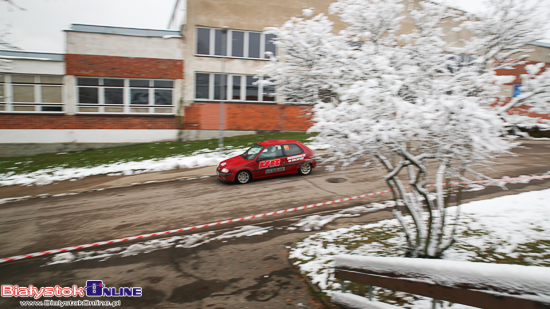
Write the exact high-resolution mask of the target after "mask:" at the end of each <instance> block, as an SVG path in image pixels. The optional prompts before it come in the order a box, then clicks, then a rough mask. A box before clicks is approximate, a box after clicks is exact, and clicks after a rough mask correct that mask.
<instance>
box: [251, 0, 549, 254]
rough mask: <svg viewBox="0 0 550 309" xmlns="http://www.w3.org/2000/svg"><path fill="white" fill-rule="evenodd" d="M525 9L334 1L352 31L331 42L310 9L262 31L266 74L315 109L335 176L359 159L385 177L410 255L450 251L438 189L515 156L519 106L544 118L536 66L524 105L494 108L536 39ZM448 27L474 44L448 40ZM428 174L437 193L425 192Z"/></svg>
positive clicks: (543, 91) (542, 83) (331, 34)
mask: <svg viewBox="0 0 550 309" xmlns="http://www.w3.org/2000/svg"><path fill="white" fill-rule="evenodd" d="M523 2H524V1H519V0H504V1H497V0H493V1H491V2H490V4H492V8H491V9H492V10H493V11H492V12H491V14H492V15H488V16H487V17H484V18H474V17H472V16H467V15H464V13H463V12H460V11H456V10H453V9H449V8H447V7H445V6H442V5H438V4H435V3H433V2H431V1H403V0H339V1H338V2H336V3H334V4H332V5H331V7H330V13H331V14H333V15H338V16H339V17H340V19H341V20H342V22H344V23H345V24H346V25H347V27H346V28H345V29H344V30H342V31H340V32H339V33H337V34H336V31H335V30H334V29H333V23H332V22H331V21H330V20H329V18H328V17H327V16H325V15H323V14H319V15H316V16H312V14H311V13H312V10H311V9H307V10H304V14H303V16H302V17H296V18H292V19H291V20H289V21H288V22H286V23H285V24H284V25H283V26H281V27H278V28H269V29H268V31H269V32H271V33H273V34H275V35H276V36H277V39H276V44H277V46H278V47H279V50H280V53H279V56H277V57H272V58H271V62H270V64H268V65H267V66H266V67H265V68H264V69H263V72H262V74H265V75H268V76H270V77H271V81H272V82H273V83H274V84H275V85H277V94H278V95H281V96H283V97H284V98H285V99H286V100H287V101H288V102H299V103H308V104H311V105H313V108H312V115H313V122H314V124H313V126H312V127H311V129H310V130H309V131H310V132H316V133H318V135H317V136H316V137H315V138H314V139H315V140H316V141H319V142H322V143H325V144H329V145H330V146H331V151H330V152H329V155H328V157H327V158H326V162H330V164H331V166H333V167H334V165H337V164H342V165H344V166H346V165H348V164H351V163H352V162H354V161H357V160H358V159H361V160H366V163H367V164H370V163H373V162H374V163H376V164H379V166H381V167H383V168H385V169H386V171H387V175H386V176H385V178H384V179H385V181H386V182H387V184H388V185H389V186H390V188H392V189H393V194H394V199H395V200H396V202H397V206H396V207H395V208H394V210H393V213H394V215H395V217H396V218H397V219H398V220H399V221H400V222H401V225H402V227H403V230H404V233H405V237H406V239H407V244H408V255H409V256H414V257H440V256H441V255H442V253H443V252H444V251H445V249H447V248H448V247H449V246H451V245H452V243H453V242H454V236H453V234H454V232H453V229H452V228H451V225H449V224H448V222H449V221H451V220H450V219H449V218H448V217H447V215H446V211H445V208H446V206H447V205H448V203H449V201H450V198H451V195H452V190H453V187H451V186H446V185H445V183H446V182H447V183H448V182H450V181H451V180H460V181H467V180H468V179H467V177H466V176H467V175H475V177H481V176H483V175H482V174H481V173H479V172H477V171H476V168H477V167H479V166H482V165H483V166H484V165H487V164H489V163H490V162H492V161H494V158H495V157H496V156H497V155H499V154H502V153H507V152H508V151H509V150H510V149H511V148H512V147H514V146H515V144H514V142H513V141H512V140H511V139H510V138H509V137H508V136H507V133H506V132H507V119H508V118H507V114H506V112H507V111H508V110H509V109H510V108H512V107H517V106H518V105H522V104H523V105H525V104H529V105H530V106H533V107H535V108H537V109H538V110H540V111H543V110H545V111H548V92H549V91H550V87H549V85H548V80H549V79H548V76H547V74H548V73H544V74H543V75H540V74H539V75H537V72H538V69H540V67H539V66H532V67H529V68H528V69H527V71H528V72H529V74H528V75H529V76H525V78H526V79H524V86H523V87H524V88H525V89H524V90H525V92H524V93H523V94H522V95H521V96H519V97H518V98H516V99H514V100H512V101H511V102H509V103H508V104H507V105H505V106H499V105H498V104H497V102H498V101H497V100H498V93H499V92H500V91H501V87H500V86H501V85H502V84H503V83H507V82H510V81H511V80H512V79H511V78H510V77H506V76H497V75H496V73H495V71H496V70H497V69H506V68H510V67H511V66H514V65H518V64H521V61H522V60H523V58H522V57H521V54H522V53H524V52H526V51H527V49H528V46H527V44H528V43H531V42H533V41H534V40H536V39H537V38H538V35H539V34H540V33H539V32H537V31H536V30H535V29H537V27H536V22H537V21H538V17H537V18H533V19H532V20H530V16H531V17H533V16H534V15H536V13H534V12H532V11H530V10H526V9H523V7H522V6H521V4H522V3H523ZM511 9H515V10H516V12H515V13H514V12H509V10H511ZM529 9H533V7H531V6H529ZM404 22H407V23H412V25H413V30H411V31H405V30H404V29H402V25H403V23H404ZM446 24H448V26H449V27H447V28H452V29H453V31H456V32H460V33H463V34H465V35H463V37H470V38H469V39H465V40H464V41H458V42H447V41H446V33H445V32H444V30H443V28H442V27H443V26H444V25H446ZM547 72H548V71H547ZM434 170H435V183H436V185H435V194H433V193H430V191H429V190H428V188H427V186H426V185H427V183H428V179H429V172H432V171H434ZM430 181H433V180H432V179H430ZM404 215H411V217H412V221H413V224H408V223H407V220H405V219H404V218H403V216H404Z"/></svg>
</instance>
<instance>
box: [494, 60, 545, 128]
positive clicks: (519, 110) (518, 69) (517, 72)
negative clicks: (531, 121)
mask: <svg viewBox="0 0 550 309" xmlns="http://www.w3.org/2000/svg"><path fill="white" fill-rule="evenodd" d="M536 63H537V62H533V61H526V62H525V64H522V65H516V66H514V68H513V69H511V70H497V71H496V74H497V75H512V76H515V77H516V78H515V79H514V81H512V82H511V83H507V84H505V85H514V84H516V83H521V82H522V81H521V75H522V74H526V73H527V71H526V70H525V66H527V65H532V64H536ZM549 68H550V63H544V68H543V69H542V70H541V72H539V74H540V73H542V72H544V71H545V70H548V69H549ZM511 99H512V98H511V97H507V98H505V99H504V100H502V101H497V105H505V104H507V103H509V102H510V100H511ZM549 103H550V102H549ZM508 113H509V114H519V115H524V116H529V117H536V118H543V119H549V120H550V115H548V114H544V115H541V114H537V113H534V112H532V111H531V108H530V107H526V106H522V107H516V108H512V109H511V110H510V111H508Z"/></svg>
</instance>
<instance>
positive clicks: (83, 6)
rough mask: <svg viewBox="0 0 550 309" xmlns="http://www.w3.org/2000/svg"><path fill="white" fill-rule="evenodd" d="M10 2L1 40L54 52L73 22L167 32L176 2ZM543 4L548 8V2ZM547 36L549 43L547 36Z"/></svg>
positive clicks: (3, 8) (468, 3)
mask: <svg viewBox="0 0 550 309" xmlns="http://www.w3.org/2000/svg"><path fill="white" fill-rule="evenodd" d="M13 1H14V3H16V4H17V5H19V6H20V7H22V8H24V9H25V10H24V11H23V10H19V9H17V8H13V7H11V6H10V5H9V4H7V2H6V1H3V0H0V39H3V40H4V41H7V42H9V43H11V44H13V45H15V46H17V47H19V48H22V49H23V50H27V51H40V52H54V53H64V52H65V39H64V33H63V30H66V29H69V27H70V25H71V24H73V23H74V24H92V25H104V26H120V27H134V28H147V29H166V28H167V26H168V22H169V21H170V16H171V14H172V9H173V7H174V5H175V2H176V0H13ZM243 1H246V0H243ZM266 1H268V0H266ZM438 1H449V0H438ZM545 1H547V2H548V4H549V5H548V7H549V8H550V0H545ZM452 3H453V6H455V7H458V8H461V9H464V10H467V11H471V12H478V11H480V10H482V9H483V6H482V5H481V3H482V1H481V0H454V1H452ZM549 22H550V21H549ZM6 33H7V34H6ZM547 37H548V39H549V41H550V33H549V34H548V35H547Z"/></svg>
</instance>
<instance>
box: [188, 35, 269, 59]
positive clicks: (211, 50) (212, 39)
mask: <svg viewBox="0 0 550 309" xmlns="http://www.w3.org/2000/svg"><path fill="white" fill-rule="evenodd" d="M199 29H208V30H209V46H208V54H204V53H199ZM220 30H221V28H212V27H204V26H197V27H195V39H194V44H195V46H194V49H193V53H194V55H195V56H197V57H215V58H231V59H247V60H264V61H266V60H269V57H268V56H267V55H266V54H265V52H266V47H267V45H268V44H269V45H272V43H268V42H266V36H272V34H267V33H265V32H260V31H250V30H240V29H229V30H227V33H226V36H227V39H226V40H225V44H226V46H225V53H226V55H217V54H216V47H218V46H216V32H217V31H220ZM233 32H243V47H242V49H243V56H242V57H241V56H233ZM250 33H257V34H259V35H260V50H259V57H250V51H249V48H250V44H249V43H250ZM221 41H223V39H222V40H221ZM220 50H223V48H221V47H220ZM273 54H274V55H275V56H276V55H277V47H276V46H275V52H274V53H273Z"/></svg>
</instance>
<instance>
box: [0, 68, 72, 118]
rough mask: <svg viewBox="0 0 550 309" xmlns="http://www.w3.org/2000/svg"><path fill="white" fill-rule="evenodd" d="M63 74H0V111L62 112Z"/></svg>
mask: <svg viewBox="0 0 550 309" xmlns="http://www.w3.org/2000/svg"><path fill="white" fill-rule="evenodd" d="M62 93H63V76H57V75H20V74H6V75H0V112H30V113H37V112H39V113H42V112H46V113H48V112H49V113H52V112H53V113H60V112H61V113H62V112H63V98H62V97H63V96H62Z"/></svg>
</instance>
